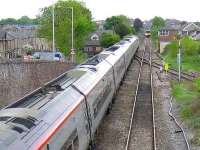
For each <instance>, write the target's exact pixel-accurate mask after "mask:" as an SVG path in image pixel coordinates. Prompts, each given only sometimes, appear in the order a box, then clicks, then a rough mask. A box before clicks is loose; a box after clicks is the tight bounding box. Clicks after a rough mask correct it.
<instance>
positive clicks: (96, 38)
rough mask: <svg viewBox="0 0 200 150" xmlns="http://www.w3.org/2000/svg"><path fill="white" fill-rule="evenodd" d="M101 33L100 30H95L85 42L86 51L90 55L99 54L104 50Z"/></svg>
mask: <svg viewBox="0 0 200 150" xmlns="http://www.w3.org/2000/svg"><path fill="white" fill-rule="evenodd" d="M101 34H102V32H98V31H97V32H93V33H92V34H90V36H89V39H88V40H87V42H86V44H85V47H84V51H85V52H86V53H88V55H89V56H90V57H91V56H94V55H96V54H98V53H99V52H101V51H102V50H103V48H102V47H101V45H100V36H101Z"/></svg>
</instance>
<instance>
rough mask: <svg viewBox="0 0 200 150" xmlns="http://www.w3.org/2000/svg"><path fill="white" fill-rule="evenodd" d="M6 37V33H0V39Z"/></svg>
mask: <svg viewBox="0 0 200 150" xmlns="http://www.w3.org/2000/svg"><path fill="white" fill-rule="evenodd" d="M5 37H6V31H0V38H1V39H4V38H5Z"/></svg>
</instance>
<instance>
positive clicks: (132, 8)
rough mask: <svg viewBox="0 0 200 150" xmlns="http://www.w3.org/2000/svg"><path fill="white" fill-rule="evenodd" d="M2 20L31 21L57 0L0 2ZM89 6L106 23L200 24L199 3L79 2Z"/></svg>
mask: <svg viewBox="0 0 200 150" xmlns="http://www.w3.org/2000/svg"><path fill="white" fill-rule="evenodd" d="M0 1H1V5H0V19H2V18H8V17H11V18H16V19H18V18H20V17H21V16H24V15H27V16H29V17H31V18H35V16H36V15H37V14H38V13H39V9H40V8H43V7H44V6H48V5H50V4H52V3H53V2H56V1H57V0H0ZM79 1H83V2H85V4H86V7H88V8H89V9H90V10H91V12H92V16H93V18H94V20H104V19H106V18H107V17H110V16H113V15H119V14H123V15H126V16H128V17H130V18H140V19H142V20H149V19H151V18H153V17H154V16H161V17H163V18H164V19H166V18H170V19H179V20H186V21H191V22H192V21H193V22H195V21H200V11H199V10H200V7H199V6H200V0H79Z"/></svg>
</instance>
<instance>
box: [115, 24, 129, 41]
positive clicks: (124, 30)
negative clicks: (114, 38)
mask: <svg viewBox="0 0 200 150" xmlns="http://www.w3.org/2000/svg"><path fill="white" fill-rule="evenodd" d="M115 32H116V33H117V34H118V35H119V36H120V38H123V37H124V36H125V35H128V34H130V33H131V27H128V26H126V25H125V24H123V23H119V24H117V25H116V26H115Z"/></svg>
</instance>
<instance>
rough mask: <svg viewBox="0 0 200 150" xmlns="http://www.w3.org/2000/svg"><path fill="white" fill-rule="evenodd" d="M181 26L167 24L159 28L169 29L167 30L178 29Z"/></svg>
mask: <svg viewBox="0 0 200 150" xmlns="http://www.w3.org/2000/svg"><path fill="white" fill-rule="evenodd" d="M180 28H181V26H179V25H167V26H165V27H163V28H161V29H160V31H161V30H169V31H178V30H179V29H180Z"/></svg>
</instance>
